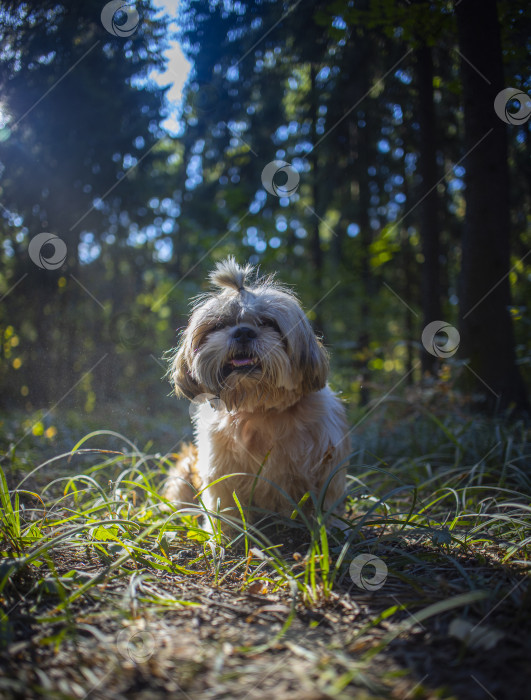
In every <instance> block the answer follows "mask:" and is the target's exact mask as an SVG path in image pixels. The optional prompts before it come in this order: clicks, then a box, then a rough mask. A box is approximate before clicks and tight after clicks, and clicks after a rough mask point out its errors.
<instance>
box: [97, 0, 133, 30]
mask: <svg viewBox="0 0 531 700" xmlns="http://www.w3.org/2000/svg"><path fill="white" fill-rule="evenodd" d="M119 13H123V14H124V15H125V22H120V23H118V22H117V21H116V19H117V18H118V19H120V14H119ZM117 16H118V17H117ZM101 23H102V24H103V26H104V27H105V29H106V30H107V31H108V32H109V34H112V35H113V36H119V37H122V38H126V37H128V36H131V35H132V34H134V33H135V32H136V30H137V29H138V25H139V24H140V17H139V16H138V12H137V11H136V8H135V6H134V5H132V4H130V3H127V2H124V0H112V2H108V3H107V4H106V5H105V7H104V8H103V10H102V11H101Z"/></svg>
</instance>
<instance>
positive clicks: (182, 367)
mask: <svg viewBox="0 0 531 700" xmlns="http://www.w3.org/2000/svg"><path fill="white" fill-rule="evenodd" d="M185 350H186V348H185V347H184V345H183V346H181V348H179V350H178V351H177V353H176V354H175V355H174V357H173V359H172V361H171V366H170V371H169V374H170V379H171V383H172V384H173V387H174V389H175V395H176V396H177V397H179V396H186V398H187V399H193V398H194V397H196V396H197V395H198V394H201V393H202V391H203V390H202V389H201V387H200V386H199V384H198V383H197V382H196V381H195V380H194V379H192V376H191V374H190V369H189V367H188V362H187V361H186V352H185Z"/></svg>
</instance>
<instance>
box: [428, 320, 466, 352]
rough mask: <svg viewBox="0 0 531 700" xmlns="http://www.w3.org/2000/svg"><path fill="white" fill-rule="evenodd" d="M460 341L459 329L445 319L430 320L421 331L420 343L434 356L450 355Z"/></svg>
mask: <svg viewBox="0 0 531 700" xmlns="http://www.w3.org/2000/svg"><path fill="white" fill-rule="evenodd" d="M444 336H446V337H444ZM460 342H461V336H460V335H459V331H458V330H457V328H454V326H451V325H450V324H449V323H446V321H432V322H431V323H428V325H427V326H426V328H425V329H424V330H423V331H422V345H424V348H425V350H426V351H427V352H429V353H430V355H433V356H434V357H452V355H455V353H456V352H457V350H458V348H459V343H460Z"/></svg>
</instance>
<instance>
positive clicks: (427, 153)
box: [416, 44, 442, 375]
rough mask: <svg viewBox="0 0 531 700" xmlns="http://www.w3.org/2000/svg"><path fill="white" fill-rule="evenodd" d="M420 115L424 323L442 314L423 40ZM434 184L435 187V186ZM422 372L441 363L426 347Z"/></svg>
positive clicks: (428, 65) (429, 81)
mask: <svg viewBox="0 0 531 700" xmlns="http://www.w3.org/2000/svg"><path fill="white" fill-rule="evenodd" d="M416 58H417V85H418V117H419V125H420V152H419V156H420V157H419V171H420V176H421V178H422V183H421V185H420V188H419V195H420V197H419V198H420V200H421V205H420V241H421V247H422V248H421V249H422V255H423V257H424V261H423V263H422V266H421V291H422V316H423V325H424V326H427V325H428V323H431V322H432V321H439V320H440V319H441V318H442V309H441V282H440V260H439V256H440V252H439V217H438V194H437V188H434V185H435V183H436V182H437V180H438V178H437V155H436V148H435V144H436V135H435V109H434V104H433V53H432V49H431V48H430V47H429V46H427V45H426V44H424V45H423V46H421V47H420V48H418V49H417V52H416ZM432 188H434V189H432ZM421 360H422V373H423V374H425V373H428V374H431V375H434V374H436V373H437V369H438V367H439V366H440V362H439V360H438V358H436V357H434V356H433V355H430V354H429V353H428V352H426V351H423V352H422V355H421Z"/></svg>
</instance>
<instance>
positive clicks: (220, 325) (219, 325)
mask: <svg viewBox="0 0 531 700" xmlns="http://www.w3.org/2000/svg"><path fill="white" fill-rule="evenodd" d="M222 328H225V324H224V323H223V321H218V322H217V323H216V324H215V325H214V330H215V331H220V330H221V329H222Z"/></svg>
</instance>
